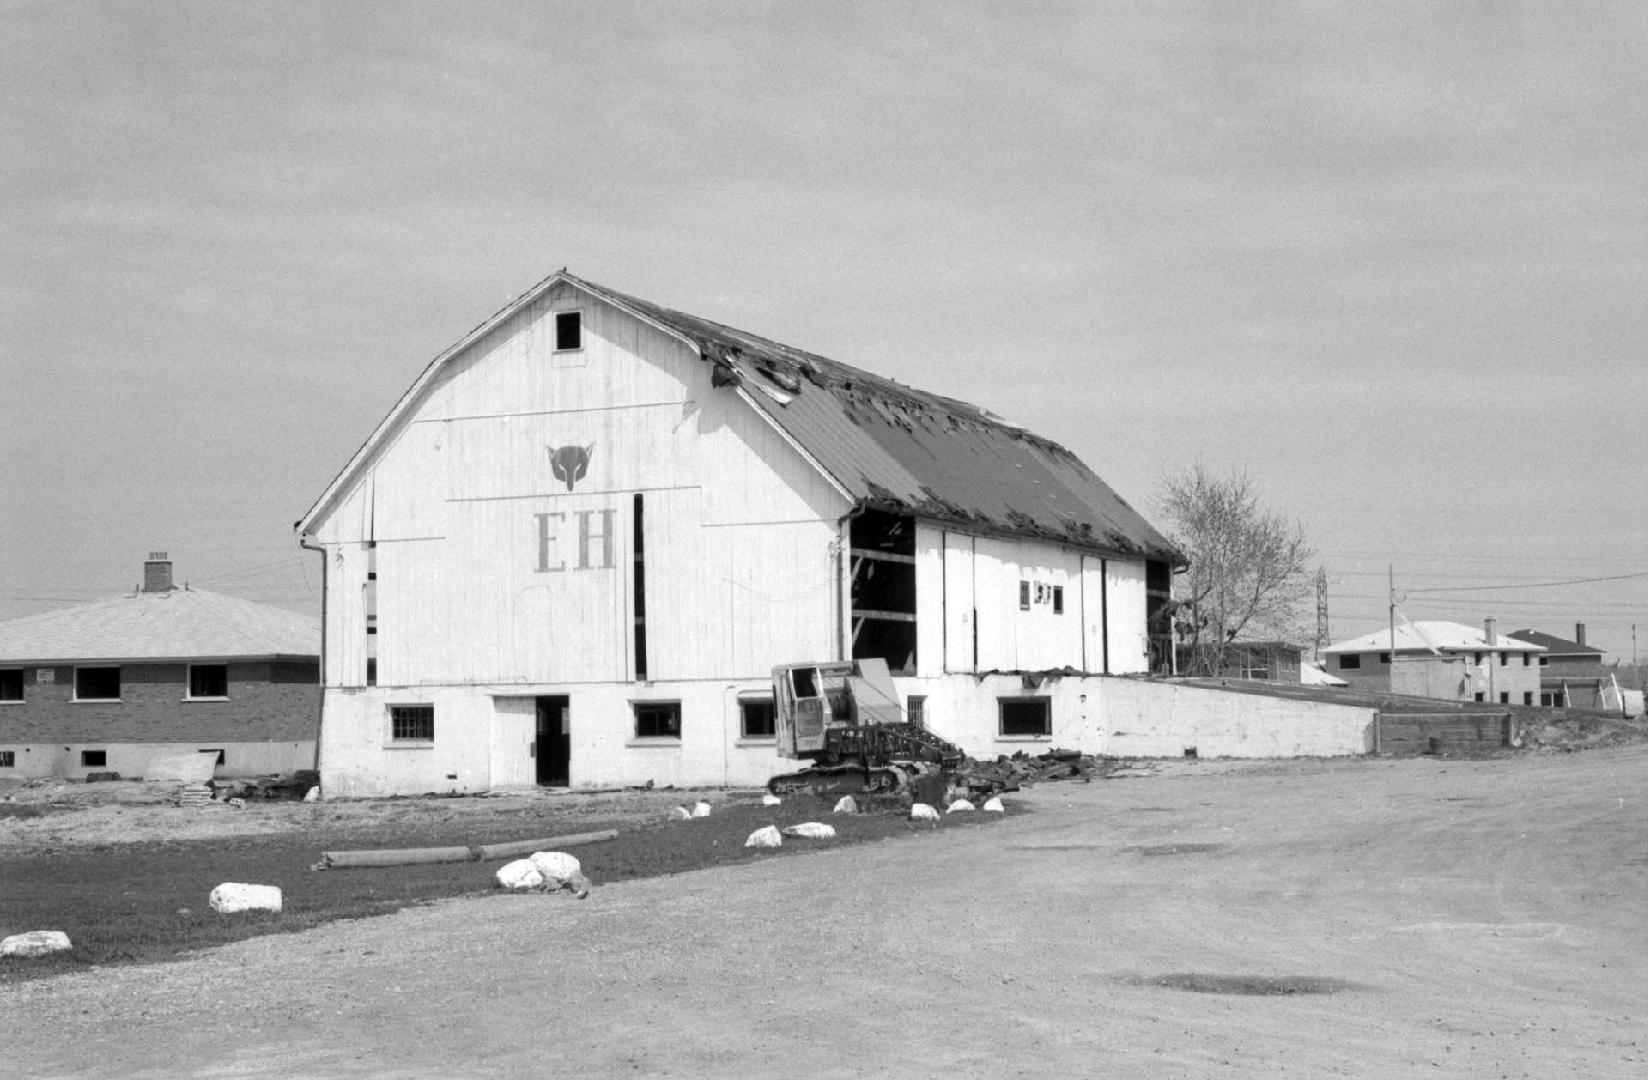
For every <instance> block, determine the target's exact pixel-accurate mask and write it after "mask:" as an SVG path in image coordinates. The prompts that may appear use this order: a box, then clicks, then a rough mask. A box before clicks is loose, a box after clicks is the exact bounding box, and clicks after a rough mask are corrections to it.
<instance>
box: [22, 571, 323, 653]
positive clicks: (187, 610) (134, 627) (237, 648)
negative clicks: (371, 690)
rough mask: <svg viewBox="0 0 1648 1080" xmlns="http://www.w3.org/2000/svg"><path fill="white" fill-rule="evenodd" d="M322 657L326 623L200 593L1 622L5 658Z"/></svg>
mask: <svg viewBox="0 0 1648 1080" xmlns="http://www.w3.org/2000/svg"><path fill="white" fill-rule="evenodd" d="M319 655H320V620H319V619H316V618H313V617H311V616H308V615H300V614H298V613H297V612H295V611H287V610H285V609H284V608H275V607H269V606H268V605H266V604H254V603H252V602H251V601H250V600H240V599H236V598H235V597H232V596H223V595H220V594H218V593H213V592H205V591H203V590H200V589H175V590H173V591H171V592H157V593H144V592H139V593H136V594H135V595H132V596H120V597H115V598H114V599H111V600H99V601H97V602H95V603H91V604H81V605H79V606H77V607H71V608H63V609H61V610H58V611H48V612H45V613H43V614H40V615H30V616H28V617H27V618H22V619H13V620H11V621H9V622H4V623H0V661H4V662H6V663H20V662H29V661H49V660H68V661H73V660H167V659H186V658H195V657H200V658H211V659H234V658H237V657H259V656H301V657H318V656H319Z"/></svg>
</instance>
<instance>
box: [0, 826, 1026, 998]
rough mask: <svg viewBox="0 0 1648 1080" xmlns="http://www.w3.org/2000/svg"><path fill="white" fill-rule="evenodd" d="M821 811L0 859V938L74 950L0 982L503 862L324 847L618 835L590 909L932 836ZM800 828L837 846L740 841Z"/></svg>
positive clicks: (398, 892)
mask: <svg viewBox="0 0 1648 1080" xmlns="http://www.w3.org/2000/svg"><path fill="white" fill-rule="evenodd" d="M831 805H832V801H825V800H822V799H813V798H807V797H792V798H789V799H786V800H785V802H784V805H782V806H777V807H764V806H762V805H760V803H759V802H757V801H743V802H726V803H722V804H721V805H718V806H717V807H716V808H715V811H714V813H713V814H711V816H709V817H707V818H699V819H694V820H691V821H670V820H667V819H661V818H656V817H655V818H652V819H649V820H643V821H639V822H637V821H636V820H635V819H634V818H633V817H628V818H617V817H614V818H610V819H603V818H602V817H600V816H599V815H598V814H597V815H591V814H589V813H586V812H583V811H582V810H580V809H575V808H573V807H571V806H569V807H568V808H567V809H566V810H564V811H560V812H558V813H539V814H532V815H487V816H485V817H484V818H480V819H471V820H467V821H441V822H419V821H418V820H417V819H416V815H411V814H409V815H389V817H388V819H387V820H383V821H374V822H370V823H367V824H365V825H361V824H359V823H356V824H355V825H354V826H353V827H349V826H346V825H345V824H344V823H342V822H338V823H332V824H328V823H325V822H324V821H323V822H321V823H319V824H318V825H317V827H316V828H315V829H314V830H313V831H311V832H309V833H306V834H303V835H300V836H296V837H294V836H291V835H280V836H248V837H222V838H219V839H214V840H191V841H184V842H165V843H155V844H108V845H104V846H101V847H94V848H84V847H82V848H65V849H61V850H57V851H53V852H49V853H45V854H34V855H27V856H15V857H0V934H13V933H20V932H22V931H25V930H62V931H63V932H64V933H66V934H68V936H69V940H70V941H72V942H73V943H74V948H73V949H72V950H70V951H68V952H66V953H61V954H57V955H54V956H50V957H38V958H31V959H15V958H5V959H0V983H4V982H8V981H16V980H20V979H29V978H39V977H42V976H48V975H55V974H60V973H62V972H66V971H73V970H79V969H84V968H87V967H90V966H95V965H104V964H119V963H153V962H159V961H166V960H174V959H177V958H179V957H180V956H182V955H184V954H186V953H188V952H191V951H194V950H198V949H205V948H211V947H213V946H217V945H223V944H226V943H228V942H232V941H238V940H241V939H243V938H248V937H255V936H258V935H262V934H273V933H291V932H295V931H301V930H307V929H309V928H311V927H314V926H318V925H321V924H323V923H326V922H330V921H332V920H334V919H356V918H363V917H368V916H372V915H381V914H386V913H388V912H392V911H396V910H399V909H400V908H403V907H408V906H411V905H416V904H422V903H429V902H431V901H435V900H441V899H446V898H450V897H458V896H470V895H487V894H495V895H503V894H502V893H501V892H500V891H499V890H496V889H494V887H493V882H492V875H493V874H494V873H495V872H496V871H497V869H498V867H499V866H501V865H503V862H504V861H507V860H498V861H493V862H465V863H447V864H438V865H429V866H398V867H383V868H378V869H363V870H327V871H315V870H312V869H311V867H312V866H313V865H314V864H315V863H316V862H317V861H318V860H319V858H320V854H321V852H322V851H337V850H348V849H359V848H399V847H439V846H446V845H475V844H483V843H498V842H502V841H508V840H529V839H536V838H541V837H546V836H554V835H567V834H570V833H576V832H590V831H594V830H598V829H604V828H616V829H618V830H619V835H618V837H617V838H616V839H614V840H609V841H604V842H602V843H597V844H591V845H588V846H584V847H576V848H571V849H569V850H570V851H571V852H572V853H573V854H575V855H576V856H577V857H578V859H579V861H581V862H582V863H583V865H584V871H585V873H586V874H588V875H589V877H590V879H591V880H592V881H593V882H594V883H595V886H596V892H595V893H594V894H592V896H591V898H590V900H588V901H585V902H586V903H598V902H599V897H600V887H601V886H602V885H606V884H611V883H614V882H619V881H626V880H630V879H634V878H645V877H657V876H661V875H667V874H678V873H683V872H686V871H691V870H699V869H703V868H705V867H710V866H721V865H727V864H733V863H744V862H753V861H756V860H765V859H772V858H787V857H793V856H795V855H797V854H801V853H803V852H809V851H818V850H820V849H823V848H827V847H838V846H841V845H843V844H852V843H863V842H866V841H872V840H881V839H885V838H888V837H897V836H902V835H907V834H909V833H911V832H918V831H930V830H931V829H932V828H933V826H932V825H931V824H930V823H923V824H919V825H918V824H916V823H914V822H911V821H909V820H907V819H906V817H905V816H904V813H903V811H902V809H896V808H892V807H889V808H886V809H882V810H879V811H875V812H871V813H865V814H858V815H852V816H845V815H844V816H835V815H832V814H831V813H830V808H831ZM397 817H398V818H400V820H401V826H400V827H399V828H397V826H396V821H395V819H396V818H397ZM996 817H997V815H994V814H983V813H976V814H959V815H954V816H950V817H947V818H945V820H944V822H943V824H942V825H941V826H940V827H941V828H946V829H948V828H956V827H962V826H966V825H980V824H985V823H988V822H989V821H992V820H995V819H996ZM803 821H826V822H828V823H829V824H830V825H832V826H834V827H835V829H836V833H837V838H836V839H834V840H822V841H820V840H802V839H797V838H790V837H786V838H785V843H784V846H783V847H781V848H776V849H754V848H746V847H744V841H745V839H746V838H747V837H748V836H749V834H750V833H751V832H753V831H754V830H756V829H758V828H760V827H762V826H763V825H777V826H779V827H780V828H783V827H785V826H787V825H793V824H798V823H800V822H803ZM226 881H240V882H250V883H255V884H260V885H278V886H279V887H280V888H281V890H282V894H283V895H282V900H283V906H284V910H283V911H282V912H280V913H279V914H274V913H268V912H258V913H246V914H242V915H233V916H225V915H219V914H217V913H215V912H213V911H212V910H211V907H210V906H209V904H208V903H207V898H208V896H209V895H210V893H211V891H212V889H213V888H214V887H215V886H217V885H219V884H221V883H223V882H226Z"/></svg>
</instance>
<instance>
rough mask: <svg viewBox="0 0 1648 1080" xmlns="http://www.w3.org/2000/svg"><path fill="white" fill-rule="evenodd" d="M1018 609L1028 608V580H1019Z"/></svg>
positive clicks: (1024, 609) (1027, 609)
mask: <svg viewBox="0 0 1648 1080" xmlns="http://www.w3.org/2000/svg"><path fill="white" fill-rule="evenodd" d="M1019 610H1020V611H1029V610H1030V583H1029V582H1028V581H1020V582H1019Z"/></svg>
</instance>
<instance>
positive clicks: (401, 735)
mask: <svg viewBox="0 0 1648 1080" xmlns="http://www.w3.org/2000/svg"><path fill="white" fill-rule="evenodd" d="M389 737H390V739H392V740H394V741H395V742H434V741H435V706H433V705H391V706H389Z"/></svg>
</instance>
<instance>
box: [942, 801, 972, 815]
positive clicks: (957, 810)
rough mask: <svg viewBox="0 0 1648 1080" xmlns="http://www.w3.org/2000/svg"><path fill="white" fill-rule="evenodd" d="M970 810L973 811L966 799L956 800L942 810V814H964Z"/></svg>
mask: <svg viewBox="0 0 1648 1080" xmlns="http://www.w3.org/2000/svg"><path fill="white" fill-rule="evenodd" d="M972 809H975V807H974V806H973V804H972V803H970V802H968V801H967V800H966V799H957V800H956V801H955V802H953V803H951V804H950V805H949V806H946V807H945V808H944V812H945V813H946V814H964V813H966V812H967V811H969V810H972Z"/></svg>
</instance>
